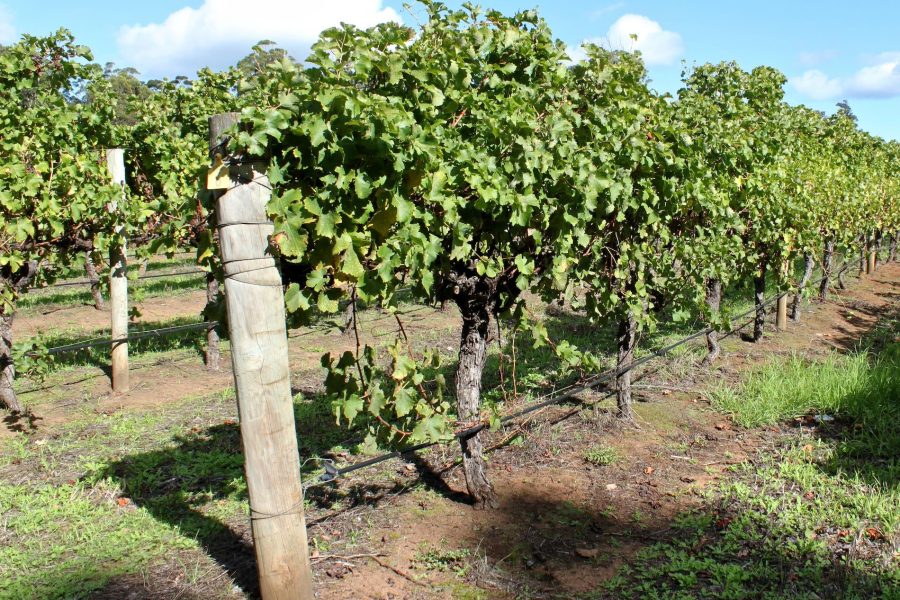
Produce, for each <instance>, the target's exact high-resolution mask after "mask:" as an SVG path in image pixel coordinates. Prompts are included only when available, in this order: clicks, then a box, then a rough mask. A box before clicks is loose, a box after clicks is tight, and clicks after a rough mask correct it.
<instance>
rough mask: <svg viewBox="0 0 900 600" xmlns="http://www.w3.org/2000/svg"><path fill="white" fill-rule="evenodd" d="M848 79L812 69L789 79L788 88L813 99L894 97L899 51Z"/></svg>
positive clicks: (899, 85)
mask: <svg viewBox="0 0 900 600" xmlns="http://www.w3.org/2000/svg"><path fill="white" fill-rule="evenodd" d="M871 63H872V64H870V65H868V66H865V67H863V68H861V69H859V70H858V71H856V73H854V74H853V75H851V76H850V77H844V78H838V77H828V76H827V75H826V74H825V73H823V72H822V71H819V70H817V69H813V70H811V71H806V72H805V73H803V74H802V75H800V76H799V77H795V78H792V79H791V85H792V86H793V87H794V89H796V90H797V91H798V92H800V93H801V94H803V95H805V96H807V97H809V98H811V99H813V100H829V99H837V98H842V97H844V98H894V97H897V96H900V52H883V53H881V54H879V55H877V56H875V57H874V58H873V59H872V60H871Z"/></svg>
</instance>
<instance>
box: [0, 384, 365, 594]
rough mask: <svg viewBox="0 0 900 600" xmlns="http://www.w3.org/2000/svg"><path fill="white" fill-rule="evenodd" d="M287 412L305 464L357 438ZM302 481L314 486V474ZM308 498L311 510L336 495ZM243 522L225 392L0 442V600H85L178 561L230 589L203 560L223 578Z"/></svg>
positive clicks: (324, 409) (300, 402) (238, 458)
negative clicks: (109, 585)
mask: <svg viewBox="0 0 900 600" xmlns="http://www.w3.org/2000/svg"><path fill="white" fill-rule="evenodd" d="M295 411H296V414H297V416H298V438H299V440H300V452H301V454H302V456H304V457H306V456H315V455H321V454H326V453H328V452H329V451H331V452H333V451H336V450H338V449H340V448H341V446H340V443H342V442H344V443H349V442H347V440H348V438H350V437H352V436H354V435H356V434H355V432H348V431H347V430H341V429H339V428H338V427H337V426H336V425H334V420H333V418H331V416H330V404H328V403H327V402H325V401H324V400H323V399H322V398H320V397H306V398H304V397H301V396H299V395H298V396H297V397H296V398H295ZM303 470H304V478H305V479H306V481H307V482H309V481H313V480H314V479H315V477H316V475H317V474H318V473H319V471H321V465H319V464H318V463H317V462H315V461H312V462H309V463H307V464H305V465H304V468H303ZM316 492H317V493H312V490H311V491H310V492H309V494H310V496H311V497H312V498H313V499H312V500H311V501H314V502H315V501H318V500H317V499H318V498H322V497H324V498H325V500H327V501H332V502H333V501H335V498H336V497H338V496H340V494H338V493H337V492H334V493H332V492H330V491H329V490H328V489H327V488H324V489H323V490H316ZM326 493H327V494H326ZM347 493H349V492H347ZM126 499H127V500H126ZM247 511H248V505H247V488H246V483H245V480H244V473H243V456H242V453H241V441H240V433H239V427H238V424H237V423H236V422H235V405H234V397H233V393H232V392H231V391H230V390H229V391H224V392H220V393H217V394H212V395H206V396H203V397H194V398H187V399H184V400H182V401H179V402H173V403H171V404H168V405H166V406H165V407H162V408H159V409H153V410H147V411H129V412H120V413H115V414H113V415H105V414H95V413H86V414H85V415H83V416H80V417H77V418H75V419H73V420H72V421H71V422H69V423H67V424H65V425H63V426H61V427H59V428H58V429H56V430H55V431H54V434H53V435H49V436H47V435H44V436H41V435H40V434H38V435H32V436H29V435H25V434H20V435H16V436H13V437H11V438H9V439H5V440H3V441H2V443H0V599H6V598H10V599H13V598H15V599H18V598H84V597H89V596H90V594H91V592H92V590H97V589H100V588H102V587H103V586H104V585H106V584H107V583H108V582H109V581H110V580H112V579H116V578H119V577H120V576H124V575H133V576H141V575H142V574H144V575H146V574H148V573H153V572H154V569H155V568H156V567H158V566H159V565H162V564H165V565H168V566H169V567H170V568H176V567H177V564H175V563H178V562H179V561H182V558H183V561H184V562H187V563H191V562H197V563H198V564H200V563H202V565H203V569H202V570H203V572H204V573H207V576H208V577H209V578H210V582H208V585H212V586H213V587H220V588H222V589H224V590H227V589H230V586H231V583H230V582H229V580H228V578H227V577H223V578H217V579H215V578H216V577H217V575H218V574H220V573H221V571H219V570H217V569H216V567H215V563H214V562H212V561H213V560H214V561H216V562H218V563H219V564H220V565H222V566H223V568H225V569H228V570H231V569H233V568H236V567H237V566H238V565H240V564H242V563H241V561H244V560H246V558H245V557H243V555H241V554H240V553H239V552H238V551H237V550H235V548H240V547H241V546H240V544H238V542H237V540H239V539H240V536H241V535H242V531H243V530H244V529H245V528H246V527H247ZM181 553H183V557H182V554H181ZM173 565H175V566H173ZM213 579H215V580H214V581H213Z"/></svg>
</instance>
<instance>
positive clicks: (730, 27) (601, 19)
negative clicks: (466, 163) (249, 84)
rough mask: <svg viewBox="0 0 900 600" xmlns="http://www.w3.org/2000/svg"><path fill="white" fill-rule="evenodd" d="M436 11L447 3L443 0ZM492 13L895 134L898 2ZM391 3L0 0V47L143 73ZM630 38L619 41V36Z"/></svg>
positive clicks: (217, 56)
mask: <svg viewBox="0 0 900 600" xmlns="http://www.w3.org/2000/svg"><path fill="white" fill-rule="evenodd" d="M446 3H447V4H448V5H450V6H458V5H459V4H460V2H458V1H455V0H449V1H447V2H446ZM477 3H478V4H481V5H482V6H486V7H490V8H495V9H498V10H501V11H503V12H505V13H512V12H516V11H518V10H523V9H531V8H537V9H538V11H539V12H540V14H541V15H542V16H543V17H544V18H545V19H546V20H547V21H548V23H549V24H550V27H551V28H552V30H553V32H554V34H555V35H556V37H558V38H559V39H561V40H563V41H564V42H566V44H567V45H569V46H570V47H572V48H573V54H574V55H575V56H577V55H578V47H579V46H580V44H581V43H582V42H583V41H586V40H590V41H594V42H597V43H600V44H602V45H604V46H606V47H616V48H623V49H626V50H640V51H641V53H642V54H643V56H644V59H645V61H646V62H647V64H648V68H649V72H650V78H651V85H652V87H654V88H655V89H657V90H659V91H661V92H670V93H675V92H677V90H678V88H679V86H680V81H681V73H682V70H683V69H684V68H685V67H690V66H691V65H694V64H702V63H706V62H718V61H722V60H735V61H737V62H738V63H739V64H740V65H741V66H742V67H743V68H745V69H748V70H749V69H752V68H753V67H755V66H758V65H763V64H764V65H769V66H772V67H775V68H777V69H779V70H780V71H782V72H783V73H784V74H785V75H787V77H788V80H789V81H788V84H787V86H786V92H787V93H786V98H787V100H788V102H790V103H792V104H805V105H807V106H809V107H811V108H815V109H818V110H823V111H825V112H827V113H829V114H830V113H832V112H834V106H835V103H836V102H838V101H839V100H841V99H847V101H848V102H849V103H850V106H851V107H852V109H853V111H854V112H855V113H856V115H857V116H858V117H859V125H860V127H861V128H862V129H864V130H866V131H869V132H871V133H873V134H875V135H879V136H881V137H884V138H886V139H891V138H893V139H898V140H900V36H898V35H897V31H898V24H900V2H893V1H887V0H856V2H853V3H847V2H846V1H841V2H838V1H833V0H817V1H815V2H813V1H812V0H780V1H778V0H753V1H752V2H751V1H746V0H745V1H744V2H735V1H730V2H728V1H723V0H717V1H708V0H680V1H674V0H621V1H616V0H594V1H590V0H568V1H563V0H556V1H547V0H543V1H540V0H483V1H479V2H477ZM403 5H404V1H403V0H324V1H323V0H316V1H313V0H252V1H244V2H238V1H237V0H153V1H152V2H123V1H122V0H81V1H78V2H73V1H72V0H0V44H3V43H11V42H13V41H15V39H16V38H17V37H18V36H19V35H21V34H23V33H28V34H32V35H45V34H47V33H50V32H52V31H55V30H56V29H58V28H59V27H66V28H68V29H70V30H71V31H72V32H73V33H74V34H75V37H76V39H77V40H78V41H79V42H80V43H82V44H86V45H88V46H90V47H91V49H92V50H93V51H94V57H95V60H97V61H98V62H100V63H106V62H114V63H116V65H117V66H120V67H125V66H130V67H135V68H137V69H138V70H139V71H140V72H141V76H142V77H143V78H145V79H150V78H159V77H166V76H168V77H174V76H176V75H188V76H190V75H192V74H193V73H194V72H195V71H196V70H197V68H199V67H203V66H210V67H213V68H224V67H227V66H228V65H231V64H234V63H235V62H236V61H237V60H238V59H240V58H241V57H243V56H245V55H246V54H247V53H248V52H249V49H250V46H252V45H253V44H254V43H256V42H257V41H259V40H263V39H270V40H274V41H275V42H277V43H278V44H279V45H281V46H282V47H284V48H286V49H288V50H289V51H290V52H291V54H292V55H293V56H294V57H295V58H298V59H303V58H305V57H306V53H307V52H308V50H309V47H310V45H311V44H312V42H313V41H314V40H315V39H316V37H317V35H318V33H319V32H320V31H321V30H322V29H324V28H327V27H329V26H332V25H336V24H338V23H339V22H341V21H345V22H349V23H353V24H355V25H358V26H361V27H366V26H370V25H373V24H375V23H378V22H381V21H385V20H394V21H400V22H403V23H406V24H409V25H415V24H416V21H417V19H421V14H422V11H421V7H415V6H414V7H413V9H412V11H410V10H407V9H406V8H404V6H403ZM632 33H633V34H636V35H637V41H633V40H632V39H631V37H630V34H632Z"/></svg>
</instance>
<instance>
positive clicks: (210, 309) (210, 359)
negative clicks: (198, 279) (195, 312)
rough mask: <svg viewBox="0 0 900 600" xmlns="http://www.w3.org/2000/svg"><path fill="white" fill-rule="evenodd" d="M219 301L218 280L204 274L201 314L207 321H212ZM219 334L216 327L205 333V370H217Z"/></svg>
mask: <svg viewBox="0 0 900 600" xmlns="http://www.w3.org/2000/svg"><path fill="white" fill-rule="evenodd" d="M218 300H219V280H218V279H216V276H215V275H214V274H212V273H207V274H206V308H204V309H203V313H204V315H205V316H206V320H207V321H212V320H213V315H214V314H215V313H216V303H217V302H218ZM219 357H220V352H219V332H218V327H210V328H209V329H208V330H207V332H206V368H207V369H208V370H210V371H218V370H219Z"/></svg>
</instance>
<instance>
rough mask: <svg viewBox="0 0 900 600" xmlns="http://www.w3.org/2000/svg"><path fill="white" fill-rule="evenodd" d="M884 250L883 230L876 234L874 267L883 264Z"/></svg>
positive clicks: (873, 245) (873, 250)
mask: <svg viewBox="0 0 900 600" xmlns="http://www.w3.org/2000/svg"><path fill="white" fill-rule="evenodd" d="M883 249H884V234H882V233H881V230H878V231H877V232H875V241H874V243H873V244H872V254H874V256H873V257H872V265H873V266H876V265H880V264H881V260H880V258H881V251H882V250H883Z"/></svg>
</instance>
